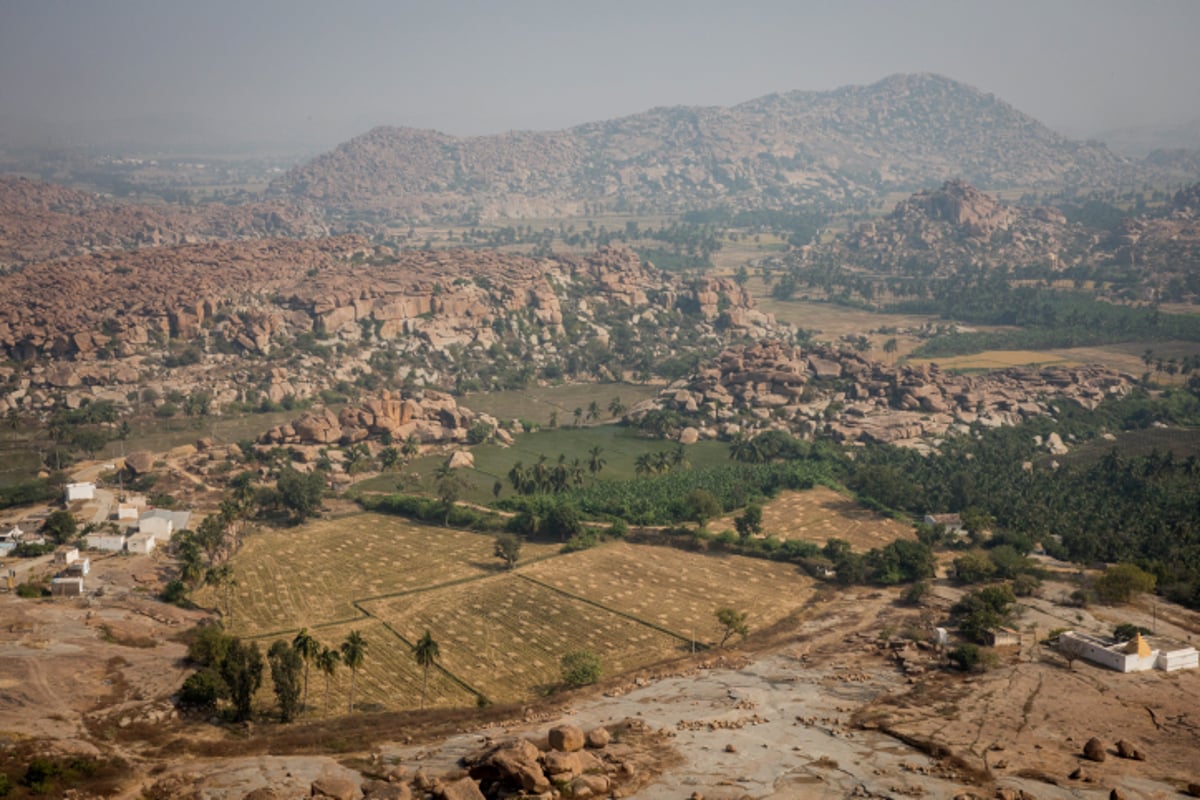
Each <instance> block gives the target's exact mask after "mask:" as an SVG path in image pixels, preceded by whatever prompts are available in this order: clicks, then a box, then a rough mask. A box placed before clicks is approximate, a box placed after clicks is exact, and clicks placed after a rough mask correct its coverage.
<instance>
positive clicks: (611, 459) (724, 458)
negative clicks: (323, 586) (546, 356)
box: [355, 425, 729, 503]
mask: <svg viewBox="0 0 1200 800" xmlns="http://www.w3.org/2000/svg"><path fill="white" fill-rule="evenodd" d="M593 447H599V448H600V449H601V453H600V455H601V457H602V458H603V459H604V460H605V461H606V462H607V463H606V464H605V465H604V468H603V470H601V472H600V473H599V474H598V477H599V478H602V479H605V480H621V479H626V478H634V477H636V476H637V473H636V470H635V469H634V462H635V461H636V460H637V457H638V456H639V455H641V454H642V453H655V452H658V451H659V450H672V449H673V448H674V447H675V445H673V444H672V443H670V442H664V441H662V440H661V439H647V438H644V437H641V436H638V435H637V432H636V431H634V430H633V429H631V428H627V427H624V426H621V425H592V426H586V425H585V426H583V427H581V428H575V427H565V428H556V429H554V430H539V431H534V432H533V433H526V434H521V435H519V436H517V437H516V442H515V443H514V444H513V445H512V446H511V447H502V446H500V445H494V444H488V445H480V446H478V447H474V448H472V452H473V453H474V454H475V468H474V469H463V470H460V471H459V474H460V475H461V476H462V477H463V478H465V479H466V480H467V482H468V484H469V488H468V489H467V490H466V491H464V492H463V495H462V499H464V500H469V501H471V502H475V503H489V502H491V501H492V500H493V499H494V497H493V495H492V485H493V484H494V483H495V482H496V481H497V480H499V481H500V482H501V483H502V484H503V489H502V491H501V494H500V496H501V497H507V496H510V495H511V494H512V486H511V485H509V483H508V479H507V475H508V472H509V470H510V469H511V468H512V466H513V465H514V464H516V463H517V462H518V461H520V462H521V463H522V464H524V465H525V466H526V467H528V466H530V465H531V464H533V463H534V462H536V461H537V460H538V457H539V456H543V455H544V456H546V458H547V459H548V460H549V461H551V462H555V461H557V459H558V456H559V454H563V455H565V456H566V457H567V461H568V462H570V461H572V460H573V459H576V458H578V459H579V460H580V461H581V462H582V463H583V465H584V469H585V474H586V477H585V481H590V480H592V476H591V473H587V472H586V468H587V462H588V451H589V450H590V449H591V448H593ZM684 453H685V455H686V456H687V460H688V463H690V464H691V465H692V466H693V467H703V466H711V465H713V464H722V463H726V462H728V460H729V445H727V444H725V443H723V442H713V441H707V442H697V443H696V444H694V445H689V446H688V447H686V448H685V449H684ZM445 461H446V456H445V455H437V456H426V457H423V458H418V459H415V460H414V461H413V462H412V463H411V464H410V465H409V466H408V467H407V468H406V469H405V471H404V472H403V473H400V474H395V473H392V474H389V473H384V474H382V475H378V476H376V477H374V478H369V479H368V480H365V481H362V482H360V483H357V484H355V488H356V489H358V490H359V491H364V492H394V491H413V490H414V488H416V487H414V485H413V483H412V481H411V480H410V479H409V478H408V477H407V476H408V475H409V474H410V473H412V472H415V473H417V474H419V475H420V476H422V478H423V483H424V485H425V488H429V478H430V476H431V475H432V474H433V472H434V470H436V469H437V468H438V466H440V465H441V464H443V463H445Z"/></svg>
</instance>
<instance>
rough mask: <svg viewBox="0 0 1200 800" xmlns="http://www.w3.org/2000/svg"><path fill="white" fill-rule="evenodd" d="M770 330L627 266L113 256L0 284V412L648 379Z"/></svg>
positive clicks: (562, 261) (302, 245)
mask: <svg viewBox="0 0 1200 800" xmlns="http://www.w3.org/2000/svg"><path fill="white" fill-rule="evenodd" d="M774 330H776V327H775V324H774V321H773V319H772V318H771V317H769V316H768V315H766V314H763V313H761V312H759V311H758V310H756V309H755V308H754V302H753V300H752V299H751V298H750V296H749V295H748V294H747V293H746V292H745V291H744V290H743V289H742V288H741V287H739V286H737V285H736V284H735V283H734V282H733V281H730V280H724V279H711V278H680V277H677V276H672V275H668V274H665V273H662V272H660V271H659V270H657V269H655V268H654V267H653V265H651V264H648V263H645V262H643V261H642V260H641V259H639V258H638V257H637V256H636V255H635V254H634V253H632V252H631V251H628V250H620V249H612V248H604V249H601V250H599V251H596V252H595V253H592V254H591V255H588V256H584V257H560V256H556V257H551V258H541V259H535V258H529V257H525V256H518V255H511V254H501V253H496V252H493V251H472V250H462V251H446V250H441V251H412V250H401V251H396V250H393V249H391V248H388V247H383V246H371V245H369V244H368V243H367V242H366V240H364V239H362V238H360V237H354V236H345V237H338V238H324V239H314V240H287V239H264V240H252V241H245V242H224V243H210V244H200V245H190V246H181V247H157V248H141V249H138V250H135V251H131V252H126V251H112V252H106V253H97V254H92V255H89V256H80V257H75V258H70V259H64V260H60V261H51V262H45V263H40V264H35V265H31V266H29V267H26V268H25V269H23V270H20V271H18V272H15V273H12V274H8V275H4V276H0V352H2V353H3V354H4V355H5V356H6V357H7V358H9V359H13V360H14V361H16V362H19V364H18V365H17V366H16V367H11V366H4V367H0V412H5V411H7V410H8V409H17V410H18V411H19V412H21V413H42V412H46V411H49V410H50V409H52V408H55V407H58V406H61V405H64V404H65V405H68V406H72V407H74V406H78V405H79V404H80V403H81V402H83V401H85V400H88V399H91V400H96V399H105V400H111V401H112V402H114V403H117V404H118V405H120V406H124V405H126V404H128V403H130V402H134V401H135V400H136V399H137V397H138V393H139V392H140V391H141V390H142V389H144V388H150V389H153V390H154V393H155V394H156V395H157V397H158V398H159V400H158V402H160V403H161V402H162V398H166V397H167V396H168V395H169V394H172V393H174V392H179V393H182V394H189V393H196V392H203V393H205V394H207V395H209V396H210V397H211V400H212V404H211V408H212V409H213V410H214V411H217V410H219V409H220V408H221V407H223V406H224V405H225V404H228V403H247V404H252V405H258V404H260V403H263V402H267V403H279V402H281V401H283V400H285V399H287V398H293V399H297V400H302V399H304V398H311V397H314V396H316V395H317V394H319V393H320V392H321V391H323V390H326V389H331V388H333V387H341V388H340V389H339V391H343V392H347V391H349V392H355V393H356V392H357V391H358V390H359V389H364V390H371V391H374V390H376V389H383V388H388V387H389V386H394V387H399V386H400V385H401V384H402V383H403V382H405V381H410V382H414V383H415V385H421V384H432V385H441V386H446V387H454V386H456V385H458V387H459V388H464V389H466V388H489V387H493V386H504V387H508V388H511V387H514V386H521V385H525V384H526V383H528V382H529V381H531V380H534V379H535V378H538V377H543V376H545V377H550V378H552V379H556V378H561V377H564V376H568V377H569V376H575V377H580V378H587V379H612V378H616V377H619V376H620V375H621V374H623V373H624V371H626V370H631V371H644V372H645V373H646V374H647V375H649V374H650V373H651V371H652V370H654V369H656V365H657V364H659V363H660V362H662V361H664V360H669V359H672V358H674V357H676V356H677V355H678V354H679V353H681V352H692V351H696V352H705V351H706V350H707V351H710V352H715V351H716V350H717V349H719V348H720V347H721V346H722V344H723V343H724V342H727V341H729V340H731V339H736V338H738V337H741V336H761V335H765V334H766V333H768V332H770V331H774Z"/></svg>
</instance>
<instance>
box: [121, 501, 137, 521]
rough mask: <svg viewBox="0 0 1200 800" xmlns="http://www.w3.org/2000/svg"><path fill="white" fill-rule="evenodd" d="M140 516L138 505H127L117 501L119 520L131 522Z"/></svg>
mask: <svg viewBox="0 0 1200 800" xmlns="http://www.w3.org/2000/svg"><path fill="white" fill-rule="evenodd" d="M137 518H138V507H137V506H133V505H127V504H125V503H117V521H118V522H123V521H125V522H131V521H133V520H135V519H137Z"/></svg>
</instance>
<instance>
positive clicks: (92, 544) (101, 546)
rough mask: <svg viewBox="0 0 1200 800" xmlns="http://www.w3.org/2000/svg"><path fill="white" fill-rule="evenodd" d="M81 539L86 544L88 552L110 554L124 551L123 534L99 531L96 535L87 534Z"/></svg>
mask: <svg viewBox="0 0 1200 800" xmlns="http://www.w3.org/2000/svg"><path fill="white" fill-rule="evenodd" d="M83 539H84V541H85V542H87V546H88V549H89V550H106V551H108V552H110V553H122V552H124V551H125V534H123V533H113V532H112V531H99V532H97V533H89V534H88V535H87V536H85V537H83Z"/></svg>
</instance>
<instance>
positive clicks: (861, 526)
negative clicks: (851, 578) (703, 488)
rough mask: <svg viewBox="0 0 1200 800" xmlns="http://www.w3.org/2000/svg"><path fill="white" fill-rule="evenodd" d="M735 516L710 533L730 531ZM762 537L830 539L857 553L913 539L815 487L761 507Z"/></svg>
mask: <svg viewBox="0 0 1200 800" xmlns="http://www.w3.org/2000/svg"><path fill="white" fill-rule="evenodd" d="M734 516H736V515H734V514H730V515H729V516H727V517H725V518H723V519H720V520H717V521H715V522H713V523H712V525H711V527H712V529H713V530H716V531H720V530H725V529H730V530H732V529H733V518H734ZM762 527H763V533H764V535H766V536H774V537H775V538H777V539H782V540H785V541H786V540H788V539H802V540H804V541H807V542H813V543H814V544H819V545H824V544H825V542H826V541H828V540H829V539H833V538H838V539H842V540H844V541H847V542H849V543H850V546H851V547H853V548H854V549H855V550H856V551H858V552H860V553H861V552H864V551H866V550H870V549H871V548H872V547H883V546H884V545H887V544H888V543H890V542H893V541H895V540H896V539H915V538H916V533H915V532H914V530H913V528H912V526H911V525H906V524H905V523H903V522H898V521H897V520H894V519H890V518H888V517H885V516H883V515H882V514H877V513H875V512H874V511H871V510H870V509H868V508H863V507H862V506H860V505H859V504H858V503H856V502H854V500H852V499H850V498H848V497H843V496H842V495H840V494H838V493H837V492H835V491H833V490H832V489H827V488H825V487H824V486H817V487H814V488H812V489H809V490H807V491H804V492H784V493H782V494H781V495H779V497H777V498H775V499H774V500H772V501H771V502H769V503H767V504H766V505H765V506H763V525H762Z"/></svg>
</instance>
